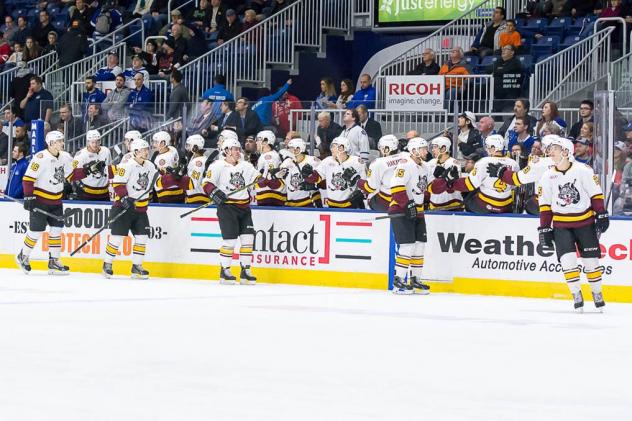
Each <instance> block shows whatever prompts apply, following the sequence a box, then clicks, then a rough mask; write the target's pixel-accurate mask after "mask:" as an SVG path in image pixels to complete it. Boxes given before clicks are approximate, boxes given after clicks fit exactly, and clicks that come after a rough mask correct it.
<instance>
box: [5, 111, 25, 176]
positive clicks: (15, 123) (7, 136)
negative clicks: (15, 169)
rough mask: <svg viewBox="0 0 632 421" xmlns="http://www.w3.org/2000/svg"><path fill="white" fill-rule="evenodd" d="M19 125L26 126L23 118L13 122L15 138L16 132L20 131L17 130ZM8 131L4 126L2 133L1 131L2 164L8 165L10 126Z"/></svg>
mask: <svg viewBox="0 0 632 421" xmlns="http://www.w3.org/2000/svg"><path fill="white" fill-rule="evenodd" d="M18 127H24V122H23V121H22V120H16V121H15V122H14V124H13V133H14V134H13V138H14V139H15V137H16V133H19V130H17V128H18ZM6 129H7V133H5V131H4V127H3V130H2V133H0V165H7V160H8V159H9V135H8V129H9V128H8V127H6Z"/></svg>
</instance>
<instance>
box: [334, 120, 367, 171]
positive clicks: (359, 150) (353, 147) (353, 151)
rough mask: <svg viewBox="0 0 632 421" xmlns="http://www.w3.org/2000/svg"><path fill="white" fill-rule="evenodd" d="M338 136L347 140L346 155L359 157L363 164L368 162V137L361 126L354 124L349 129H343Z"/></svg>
mask: <svg viewBox="0 0 632 421" xmlns="http://www.w3.org/2000/svg"><path fill="white" fill-rule="evenodd" d="M340 136H342V137H345V138H347V139H349V150H348V151H347V154H348V155H355V156H359V157H360V158H362V159H363V160H364V162H369V136H368V135H367V134H366V132H365V131H364V129H363V128H362V126H359V125H357V124H356V125H354V126H352V127H351V128H348V129H347V128H345V129H344V130H343V131H342V133H340Z"/></svg>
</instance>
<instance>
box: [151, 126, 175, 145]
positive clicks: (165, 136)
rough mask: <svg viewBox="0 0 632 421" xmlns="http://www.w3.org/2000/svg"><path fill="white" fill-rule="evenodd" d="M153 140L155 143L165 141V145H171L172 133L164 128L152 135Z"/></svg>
mask: <svg viewBox="0 0 632 421" xmlns="http://www.w3.org/2000/svg"><path fill="white" fill-rule="evenodd" d="M151 140H152V142H153V143H154V145H156V144H158V145H159V144H161V143H162V142H165V146H170V145H171V135H170V134H169V133H167V132H166V131H164V130H161V131H159V132H156V133H154V135H153V136H152V137H151Z"/></svg>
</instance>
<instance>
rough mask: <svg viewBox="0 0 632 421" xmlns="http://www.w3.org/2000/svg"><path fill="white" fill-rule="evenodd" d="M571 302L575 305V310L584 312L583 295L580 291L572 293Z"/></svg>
mask: <svg viewBox="0 0 632 421" xmlns="http://www.w3.org/2000/svg"><path fill="white" fill-rule="evenodd" d="M573 303H574V306H575V311H576V312H578V313H583V312H584V296H583V295H582V292H581V291H578V292H577V293H573Z"/></svg>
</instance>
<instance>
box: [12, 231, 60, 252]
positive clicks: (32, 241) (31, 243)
mask: <svg viewBox="0 0 632 421" xmlns="http://www.w3.org/2000/svg"><path fill="white" fill-rule="evenodd" d="M42 234H43V232H42V231H39V232H33V231H31V230H29V231H27V232H26V236H25V237H24V246H23V247H22V250H21V251H20V253H21V254H22V255H23V256H25V257H29V256H30V255H31V252H32V251H33V249H34V248H35V245H36V244H37V241H38V240H39V239H40V238H41V237H42ZM59 244H60V246H61V241H60V242H59Z"/></svg>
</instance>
